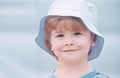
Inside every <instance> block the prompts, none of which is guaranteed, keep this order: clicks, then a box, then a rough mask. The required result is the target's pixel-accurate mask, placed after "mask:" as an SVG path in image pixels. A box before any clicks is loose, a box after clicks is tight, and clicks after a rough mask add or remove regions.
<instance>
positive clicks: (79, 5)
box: [35, 0, 104, 61]
mask: <svg viewBox="0 0 120 78" xmlns="http://www.w3.org/2000/svg"><path fill="white" fill-rule="evenodd" d="M48 16H73V17H77V18H80V19H81V20H82V21H83V23H84V24H85V26H86V27H87V28H88V30H89V31H91V32H92V33H94V34H95V35H96V44H95V46H92V47H91V50H90V54H89V56H88V60H89V61H90V60H93V59H95V58H97V57H98V56H99V55H100V52H101V50H102V48H103V44H104V38H103V36H102V35H101V34H100V33H99V31H98V30H97V28H96V27H97V26H98V25H97V24H98V23H97V9H96V7H95V6H94V5H93V4H92V3H89V2H87V1H85V0H55V1H53V3H52V4H51V6H50V8H49V11H48V14H47V15H46V16H44V17H42V19H41V21H40V29H39V34H38V36H37V37H36V39H35V41H36V43H37V44H38V45H39V46H40V47H41V48H42V49H43V50H45V52H47V53H49V54H50V55H52V56H54V54H53V52H51V51H50V50H48V48H47V47H46V45H45V41H44V40H45V32H44V28H45V21H46V19H47V17H48Z"/></svg>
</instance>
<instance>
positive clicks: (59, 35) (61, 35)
mask: <svg viewBox="0 0 120 78" xmlns="http://www.w3.org/2000/svg"><path fill="white" fill-rule="evenodd" d="M56 37H64V35H63V34H58V35H57V36H56Z"/></svg>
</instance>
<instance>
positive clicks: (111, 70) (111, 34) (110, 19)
mask: <svg viewBox="0 0 120 78" xmlns="http://www.w3.org/2000/svg"><path fill="white" fill-rule="evenodd" d="M52 1H53V0H0V78H39V77H40V76H41V75H43V74H44V73H47V72H50V71H52V70H53V69H55V68H56V66H57V62H56V60H55V59H54V58H53V57H51V56H50V55H48V54H47V53H45V52H44V51H43V50H41V49H40V48H39V47H38V46H37V45H36V43H35V41H34V39H35V37H36V36H37V34H38V31H39V23H40V18H41V17H42V16H43V15H45V14H46V12H47V10H48V7H49V5H50V4H51V2H52ZM88 1H91V2H93V3H94V4H95V5H96V6H97V8H98V12H99V31H100V32H101V33H102V34H103V35H104V36H105V39H106V41H105V45H104V48H103V50H102V53H101V55H100V56H99V58H97V59H95V60H93V61H91V62H90V64H91V66H92V67H93V68H95V69H96V70H98V71H99V72H102V73H104V74H106V75H108V76H109V77H110V78H120V52H119V51H120V15H119V14H120V9H119V8H120V0H88Z"/></svg>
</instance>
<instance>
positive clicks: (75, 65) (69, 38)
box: [50, 26, 95, 78]
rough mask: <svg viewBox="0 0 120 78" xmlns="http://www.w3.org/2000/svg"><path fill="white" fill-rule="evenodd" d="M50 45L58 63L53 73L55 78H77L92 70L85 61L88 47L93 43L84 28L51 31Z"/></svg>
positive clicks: (89, 34)
mask: <svg viewBox="0 0 120 78" xmlns="http://www.w3.org/2000/svg"><path fill="white" fill-rule="evenodd" d="M50 43H51V50H52V51H53V52H54V54H55V56H56V57H57V59H58V63H59V66H58V68H57V69H56V71H55V72H54V74H55V76H57V78H78V77H80V76H83V75H85V74H87V73H89V72H90V71H92V70H93V69H92V68H91V67H90V66H89V64H88V60H87V59H88V53H89V51H90V47H91V46H94V45H95V42H94V41H93V36H92V35H91V32H90V31H88V30H87V29H86V28H85V27H84V26H81V30H79V31H71V30H65V31H57V30H52V32H51V38H50Z"/></svg>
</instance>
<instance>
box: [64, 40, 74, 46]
mask: <svg viewBox="0 0 120 78" xmlns="http://www.w3.org/2000/svg"><path fill="white" fill-rule="evenodd" d="M72 45H74V41H73V39H72V38H69V39H67V40H66V41H65V46H72Z"/></svg>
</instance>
